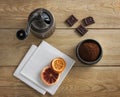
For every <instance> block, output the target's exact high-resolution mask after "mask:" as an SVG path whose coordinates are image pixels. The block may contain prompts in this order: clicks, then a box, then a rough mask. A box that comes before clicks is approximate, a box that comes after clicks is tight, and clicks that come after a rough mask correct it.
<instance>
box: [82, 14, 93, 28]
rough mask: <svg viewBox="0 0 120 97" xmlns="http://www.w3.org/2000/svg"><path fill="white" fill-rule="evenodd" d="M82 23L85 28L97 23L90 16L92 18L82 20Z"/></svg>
mask: <svg viewBox="0 0 120 97" xmlns="http://www.w3.org/2000/svg"><path fill="white" fill-rule="evenodd" d="M82 23H83V25H84V26H88V25H91V24H94V23H95V21H94V19H93V17H91V16H90V17H87V18H84V19H83V20H82Z"/></svg>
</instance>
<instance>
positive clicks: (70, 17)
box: [65, 15, 78, 27]
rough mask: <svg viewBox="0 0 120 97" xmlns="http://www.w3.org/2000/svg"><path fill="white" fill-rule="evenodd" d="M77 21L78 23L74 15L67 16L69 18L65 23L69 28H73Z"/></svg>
mask: <svg viewBox="0 0 120 97" xmlns="http://www.w3.org/2000/svg"><path fill="white" fill-rule="evenodd" d="M77 21H78V19H77V18H76V17H75V16H74V15H71V16H69V18H68V19H67V20H66V21H65V22H66V23H67V24H68V25H69V26H70V27H71V26H73V25H74V24H75V23H76V22H77Z"/></svg>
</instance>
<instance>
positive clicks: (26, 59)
mask: <svg viewBox="0 0 120 97" xmlns="http://www.w3.org/2000/svg"><path fill="white" fill-rule="evenodd" d="M36 49H37V46H35V45H32V46H31V48H30V49H29V50H28V52H27V54H26V55H25V57H24V58H23V60H22V61H21V62H20V64H19V65H18V68H17V69H16V70H15V72H14V74H13V75H14V76H15V77H17V78H18V79H20V80H21V81H23V82H24V83H26V84H27V85H29V86H30V87H32V88H34V89H35V90H37V91H38V92H40V93H41V94H43V95H44V94H45V93H46V91H45V90H43V89H41V88H40V87H39V86H38V85H36V84H34V83H33V82H32V81H31V80H29V79H27V78H26V77H24V76H22V75H21V74H20V71H21V69H22V68H24V65H25V64H26V62H27V61H28V60H29V58H30V57H31V56H32V55H33V53H34V52H35V50H36Z"/></svg>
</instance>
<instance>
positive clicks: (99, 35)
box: [0, 0, 120, 97]
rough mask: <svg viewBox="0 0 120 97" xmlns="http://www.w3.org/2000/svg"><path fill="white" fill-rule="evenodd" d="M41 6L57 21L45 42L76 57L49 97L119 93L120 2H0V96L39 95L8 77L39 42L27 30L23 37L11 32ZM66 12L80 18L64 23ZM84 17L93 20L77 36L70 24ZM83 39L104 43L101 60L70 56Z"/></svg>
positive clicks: (98, 96) (119, 96) (118, 96)
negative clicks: (86, 62)
mask: <svg viewBox="0 0 120 97" xmlns="http://www.w3.org/2000/svg"><path fill="white" fill-rule="evenodd" d="M40 7H42V8H46V9H48V10H50V11H51V12H52V13H53V14H54V16H55V19H56V30H55V33H54V34H53V35H52V36H51V37H50V38H47V39H44V40H45V41H47V42H48V43H50V44H51V45H53V46H54V47H56V48H57V49H59V50H61V51H62V52H64V53H65V54H67V55H69V56H70V57H72V58H73V59H75V60H76V64H75V65H74V67H73V68H72V69H71V71H70V73H69V74H68V75H67V77H66V78H65V80H64V81H63V83H62V84H61V86H60V87H59V89H58V90H57V92H56V94H55V95H54V96H53V97H120V0H0V97H43V95H41V94H40V93H38V92H37V91H35V90H34V89H32V88H30V87H29V86H27V85H26V84H24V83H23V82H21V81H20V80H18V79H16V78H15V77H13V72H14V71H15V69H16V68H17V66H18V64H19V62H20V61H21V60H22V58H23V56H24V55H25V53H26V52H27V50H28V49H29V48H30V46H31V45H32V44H36V45H39V43H40V42H41V41H42V40H41V39H38V38H36V37H35V36H33V35H32V34H30V35H29V37H28V39H26V40H24V41H20V40H18V39H17V38H16V31H17V30H18V29H20V28H25V27H26V24H27V17H28V15H29V13H30V12H31V11H33V10H34V9H36V8H40ZM71 14H74V15H75V16H76V18H78V20H79V22H77V23H76V24H75V25H74V26H73V27H72V28H70V27H68V26H67V25H66V24H65V23H64V21H65V19H66V18H67V17H68V16H69V15H71ZM87 16H93V17H94V19H95V22H96V23H95V24H93V25H91V26H89V27H87V28H88V30H89V31H88V33H87V34H86V35H85V36H83V37H81V36H80V35H79V34H78V33H76V32H75V28H76V27H77V26H78V25H79V24H80V21H81V20H82V19H83V18H85V17H87ZM88 38H92V39H95V40H97V41H99V42H100V44H101V45H102V47H103V57H102V60H101V61H100V62H99V63H97V64H95V65H92V66H85V65H83V64H82V63H80V62H79V61H78V60H77V58H76V56H75V47H76V45H77V44H78V43H79V42H80V41H82V40H84V39H88ZM44 97H51V96H50V95H49V94H46V95H45V96H44Z"/></svg>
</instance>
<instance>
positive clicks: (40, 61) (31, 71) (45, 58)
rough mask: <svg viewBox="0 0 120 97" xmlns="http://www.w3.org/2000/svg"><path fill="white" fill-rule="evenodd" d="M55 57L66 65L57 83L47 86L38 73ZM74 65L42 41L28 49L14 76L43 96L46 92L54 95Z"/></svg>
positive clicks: (67, 57)
mask: <svg viewBox="0 0 120 97" xmlns="http://www.w3.org/2000/svg"><path fill="white" fill-rule="evenodd" d="M56 57H62V58H63V59H64V60H65V61H66V63H67V65H66V68H65V70H64V71H63V72H62V74H61V76H60V79H59V81H58V82H57V83H56V84H55V85H52V86H47V85H45V84H44V83H43V82H42V80H41V78H40V72H41V70H42V69H43V68H44V67H45V66H47V65H49V63H50V62H51V60H53V59H54V58H56ZM74 63H75V61H74V60H73V59H72V58H70V57H69V56H67V55H66V54H64V53H62V52H61V51H59V50H58V49H56V48H55V47H53V46H51V45H50V44H49V43H47V42H45V41H42V42H41V43H40V45H39V46H38V47H37V46H35V45H32V46H31V47H30V49H29V50H28V52H27V54H26V55H25V57H24V58H23V60H22V61H21V62H20V64H19V65H18V68H17V69H16V70H15V72H14V76H15V77H17V78H18V79H20V80H21V81H23V82H24V83H26V84H27V85H29V86H30V87H32V88H34V89H35V90H37V91H38V92H40V93H41V94H43V95H45V93H46V92H48V93H50V94H51V95H54V94H55V92H56V91H57V89H58V88H59V86H60V85H61V83H62V81H63V80H64V78H65V77H66V75H67V74H68V72H69V71H70V69H71V68H72V66H73V65H74Z"/></svg>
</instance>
